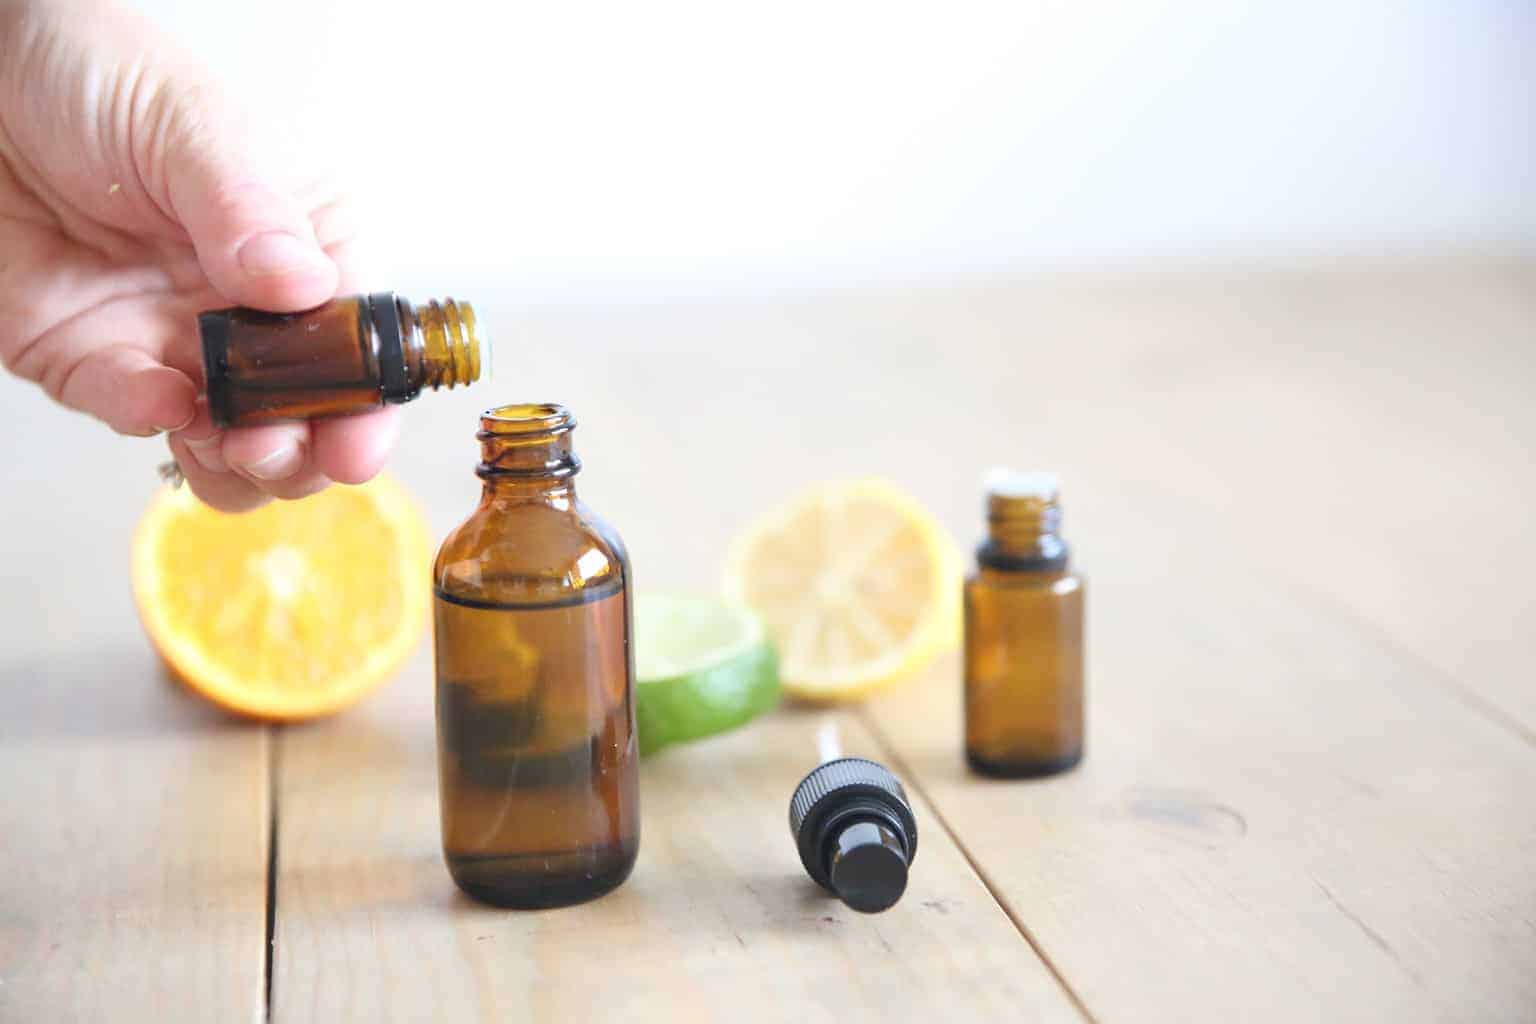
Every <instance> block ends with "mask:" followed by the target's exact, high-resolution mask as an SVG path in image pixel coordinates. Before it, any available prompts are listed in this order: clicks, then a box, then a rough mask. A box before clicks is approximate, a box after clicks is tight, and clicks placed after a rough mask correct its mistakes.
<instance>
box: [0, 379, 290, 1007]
mask: <svg viewBox="0 0 1536 1024" xmlns="http://www.w3.org/2000/svg"><path fill="white" fill-rule="evenodd" d="M7 388H8V390H6V392H5V401H4V402H0V461H4V462H5V464H6V465H7V467H9V469H8V485H7V486H8V487H9V486H11V485H12V484H14V486H15V487H16V490H15V491H14V492H11V491H8V492H7V495H6V500H5V501H4V502H0V565H4V567H5V568H4V577H5V583H4V586H3V587H0V622H4V623H5V626H4V636H5V644H4V649H3V652H0V876H3V878H4V883H3V884H0V1020H5V1021H76V1020H80V1021H98V1020H99V1021H105V1020H111V1021H165V1020H186V1021H242V1020H243V1021H251V1020H257V1019H259V1018H260V1015H261V1013H262V997H263V993H262V989H263V985H264V969H263V959H264V947H265V936H266V920H265V908H266V869H267V844H266V828H267V821H268V811H267V784H268V778H267V760H266V736H265V731H264V730H263V729H262V727H260V726H253V725H249V724H243V723H237V722H233V721H231V720H230V719H228V718H226V717H224V716H222V715H220V714H218V713H217V712H214V711H212V710H211V709H209V708H208V707H206V706H204V705H203V704H202V703H201V702H200V701H197V700H196V699H194V698H192V697H191V696H189V695H188V694H186V693H185V692H183V691H182V690H181V689H180V688H179V687H177V686H175V685H173V684H172V683H170V682H169V681H168V680H167V679H166V678H165V677H164V675H163V673H162V670H161V668H160V666H159V663H158V660H157V659H156V657H155V656H154V655H153V654H152V653H151V651H150V650H149V647H148V644H147V642H146V641H145V639H144V637H143V635H142V633H141V631H140V629H139V626H138V623H137V620H136V617H135V615H134V612H133V607H132V602H131V600H130V598H129V595H128V588H127V585H126V582H124V577H125V575H126V569H127V563H128V555H127V552H128V542H129V536H130V533H131V530H132V528H133V525H134V521H135V519H136V518H137V514H138V510H139V509H141V508H142V507H143V504H144V502H145V501H147V499H148V495H149V492H150V491H151V489H152V488H153V487H154V486H156V480H155V476H154V462H155V459H156V458H157V455H156V454H155V453H153V452H150V451H148V450H147V448H145V447H144V446H142V445H141V446H139V448H138V449H137V450H135V449H133V448H131V447H130V444H131V442H126V441H122V440H119V441H117V442H114V441H113V439H112V438H111V437H110V436H109V435H107V434H106V433H105V431H104V430H103V428H101V427H99V426H98V425H96V424H93V423H89V422H87V421H86V420H85V419H84V418H83V417H80V416H78V415H75V414H72V413H68V412H65V411H64V410H62V409H57V408H55V407H53V406H52V405H51V404H50V403H48V402H47V400H46V399H45V398H44V397H43V396H42V394H41V393H40V392H35V391H34V390H33V389H30V388H28V389H27V390H26V391H24V392H23V391H22V390H21V388H20V386H19V385H18V386H17V387H16V388H15V389H9V388H10V386H9V385H7ZM39 437H48V438H49V439H50V442H49V443H48V444H38V443H37V438H39ZM64 451H67V452H69V453H70V456H69V457H68V458H60V452H64ZM82 482H84V483H88V484H89V486H90V488H91V490H90V491H89V492H86V493H88V494H90V495H91V496H93V498H92V500H90V501H82V500H80V495H81V493H82ZM110 495H121V496H123V497H122V498H121V499H119V500H111V499H109V498H108V497H106V496H110ZM66 496H67V497H66ZM97 496H100V498H101V500H99V501H98V500H96V497H97Z"/></svg>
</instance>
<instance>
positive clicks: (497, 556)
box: [432, 502, 630, 603]
mask: <svg viewBox="0 0 1536 1024" xmlns="http://www.w3.org/2000/svg"><path fill="white" fill-rule="evenodd" d="M629 576H630V568H629V555H628V552H627V551H626V550H625V548H624V542H623V541H622V540H621V539H620V537H619V535H618V532H617V531H616V530H615V529H614V528H613V527H612V526H611V525H609V524H608V523H607V522H606V521H605V520H604V519H603V518H602V517H601V516H599V515H597V514H596V513H595V512H593V511H592V510H591V509H589V508H588V507H587V506H585V505H584V504H582V503H580V502H575V503H572V504H571V505H569V506H567V507H556V506H552V505H548V504H544V503H539V502H528V503H513V504H490V503H488V504H482V505H481V506H480V507H479V508H477V509H476V510H475V511H474V512H473V513H472V514H471V515H470V516H469V518H467V519H465V520H464V522H462V523H460V524H459V525H458V526H457V527H456V528H455V529H454V530H453V531H452V532H450V533H449V534H448V536H447V538H445V539H444V541H443V543H442V545H441V546H440V547H439V548H438V552H437V559H436V561H435V562H434V564H433V569H432V582H433V585H434V586H435V587H436V588H437V589H438V590H439V591H442V592H444V593H447V594H449V595H451V596H455V597H460V598H466V599H470V600H478V601H487V602H493V603H499V602H524V601H549V600H558V599H561V598H564V597H569V596H571V595H573V594H576V593H580V592H583V591H590V590H596V589H602V590H608V589H612V588H616V587H624V586H627V585H628V584H629Z"/></svg>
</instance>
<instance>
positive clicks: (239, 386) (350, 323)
mask: <svg viewBox="0 0 1536 1024" xmlns="http://www.w3.org/2000/svg"><path fill="white" fill-rule="evenodd" d="M198 330H199V333H200V334H201V335H202V341H203V371H204V375H205V377H206V379H207V382H208V412H209V415H210V416H211V417H212V418H213V422H214V423H216V424H218V425H219V426H222V427H230V426H248V425H250V424H253V423H268V422H271V421H273V420H285V419H311V418H315V417H322V416H344V415H347V414H349V413H358V412H366V411H368V410H369V409H376V408H378V407H379V406H381V405H383V404H384V403H386V402H391V403H399V402H409V401H410V400H411V399H413V398H415V397H416V396H417V395H419V394H421V390H422V388H432V389H433V390H436V389H437V388H440V387H448V388H451V387H453V386H454V385H456V384H472V383H474V382H475V381H476V380H478V379H479V378H480V339H479V337H478V336H477V335H476V333H475V311H474V310H473V309H472V308H471V307H470V305H469V303H467V302H455V301H454V300H453V299H445V300H444V301H443V302H441V303H439V302H437V301H436V300H432V301H429V302H427V303H426V304H425V305H422V306H415V305H412V304H411V303H409V302H407V301H406V300H404V299H402V298H399V297H398V296H396V295H395V294H394V293H393V292H378V293H375V294H373V295H350V296H347V297H346V298H340V299H333V300H331V301H330V302H327V303H326V304H325V305H323V306H319V307H317V308H315V309H311V310H308V311H307V312H304V313H264V312H262V311H260V310H256V309H245V308H242V307H235V308H233V309H215V310H211V311H209V312H207V313H203V314H201V315H200V316H199V317H198Z"/></svg>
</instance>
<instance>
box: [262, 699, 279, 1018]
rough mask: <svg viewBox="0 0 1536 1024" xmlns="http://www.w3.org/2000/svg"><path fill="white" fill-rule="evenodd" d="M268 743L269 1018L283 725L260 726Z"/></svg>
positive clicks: (265, 967)
mask: <svg viewBox="0 0 1536 1024" xmlns="http://www.w3.org/2000/svg"><path fill="white" fill-rule="evenodd" d="M262 728H263V730H264V731H265V732H266V746H267V921H266V942H264V943H263V944H262V947H261V948H262V1003H261V1019H262V1020H264V1021H268V1022H270V1021H271V1020H272V976H273V973H274V968H275V967H276V963H275V961H276V960H277V813H278V809H277V791H278V785H277V783H278V756H279V754H278V752H279V751H280V750H281V749H282V736H283V727H282V726H281V725H265V726H262Z"/></svg>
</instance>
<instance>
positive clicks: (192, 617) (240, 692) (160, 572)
mask: <svg viewBox="0 0 1536 1024" xmlns="http://www.w3.org/2000/svg"><path fill="white" fill-rule="evenodd" d="M430 564H431V552H430V549H429V547H428V541H427V531H426V527H425V525H424V524H423V522H422V519H421V516H420V514H419V513H418V512H417V511H416V507H415V505H414V503H413V502H412V501H411V499H410V498H409V497H408V496H407V495H406V494H405V492H404V491H403V490H402V489H401V488H400V486H399V485H398V484H397V483H395V482H394V481H393V480H390V479H387V478H385V477H380V478H378V479H376V480H374V481H372V482H371V483H367V484H364V485H362V486H361V487H330V488H328V489H326V490H325V491H323V492H321V493H320V494H317V495H314V496H313V497H309V498H305V499H304V500H303V501H296V502H282V501H280V502H273V503H272V504H270V505H267V506H264V507H263V508H260V509H258V510H256V511H255V512H250V513H246V514H245V515H226V514H224V513H222V512H215V511H214V510H212V509H210V508H208V507H207V506H205V505H203V504H202V503H201V502H199V501H198V500H197V499H196V498H194V497H193V496H192V494H191V492H190V491H189V490H187V489H186V488H182V489H180V490H166V491H164V492H162V493H161V494H160V495H159V496H157V497H156V498H155V500H154V501H153V502H152V503H151V504H150V506H149V509H148V510H147V511H146V512H145V513H144V518H143V519H142V520H141V521H140V523H139V528H138V532H137V534H136V535H135V537H134V542H133V591H134V601H135V603H136V604H137V605H138V609H139V615H140V617H141V618H142V619H143V621H144V627H145V629H146V630H148V632H149V636H150V639H151V641H152V642H153V643H154V645H155V647H156V648H157V649H158V650H159V652H160V654H161V656H162V657H164V658H165V660H166V662H167V664H169V665H170V667H171V669H172V670H173V671H174V672H175V673H176V675H178V676H179V677H180V678H181V679H182V680H183V681H185V682H186V683H187V685H188V686H190V687H191V688H192V689H194V690H196V691H197V692H198V693H200V694H202V695H203V696H205V697H207V698H208V699H209V700H211V701H213V702H214V703H215V704H218V705H220V706H221V707H224V708H227V709H228V710H230V711H234V712H237V713H239V714H242V715H249V716H252V717H256V718H263V719H274V720H282V721H292V720H297V719H305V718H315V717H318V716H321V715H328V714H332V713H334V712H336V711H340V710H341V709H343V708H346V707H349V706H351V705H352V704H355V703H356V702H357V701H359V700H361V699H362V698H363V697H364V696H365V695H366V694H367V693H368V692H369V691H371V690H373V689H374V688H375V687H377V686H378V685H379V684H380V683H382V682H384V681H385V680H386V679H388V678H389V677H390V676H391V675H392V674H393V673H394V672H395V671H396V670H397V669H398V668H399V667H400V664H401V663H402V662H403V661H404V660H405V659H406V657H407V656H409V654H410V653H411V651H412V649H413V648H414V647H415V646H416V643H417V641H418V640H419V639H420V637H421V633H422V628H423V625H424V623H425V621H426V609H427V598H428V594H427V580H428V566H429V565H430Z"/></svg>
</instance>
